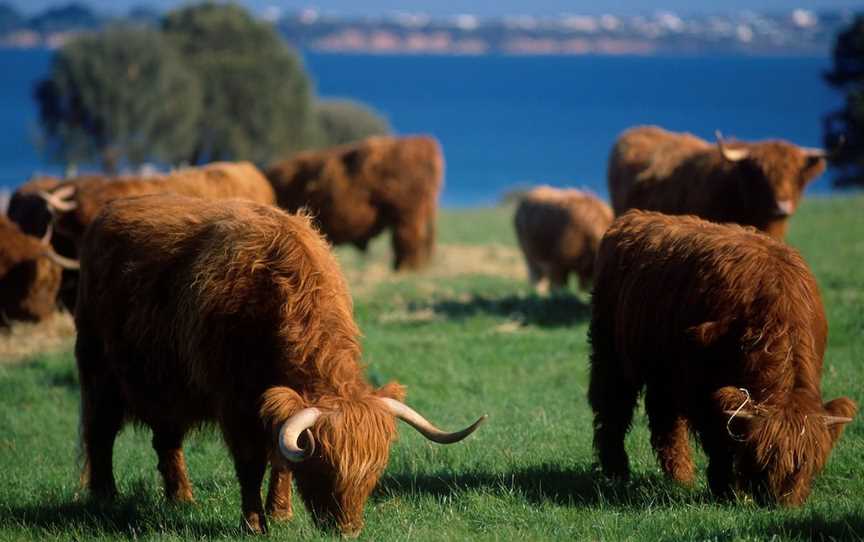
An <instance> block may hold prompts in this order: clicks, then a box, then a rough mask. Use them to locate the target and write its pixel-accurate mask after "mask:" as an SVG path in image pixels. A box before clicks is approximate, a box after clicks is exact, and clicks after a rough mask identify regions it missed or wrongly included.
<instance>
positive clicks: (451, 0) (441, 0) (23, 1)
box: [11, 0, 862, 16]
mask: <svg viewBox="0 0 864 542" xmlns="http://www.w3.org/2000/svg"><path fill="white" fill-rule="evenodd" d="M68 1H69V0H12V2H11V3H12V4H14V5H15V6H16V7H18V8H19V9H21V10H22V11H25V12H28V13H32V12H34V11H38V10H41V9H44V8H46V7H48V6H54V5H58V4H62V3H68ZM80 1H83V2H84V3H87V4H89V5H90V6H92V7H94V8H96V9H98V10H100V11H109V12H114V13H116V12H123V11H125V10H128V9H129V8H130V7H131V6H136V5H145V6H151V7H153V8H156V9H167V8H171V7H174V6H177V5H181V4H184V3H188V2H184V1H183V0H149V1H148V0H80ZM239 3H241V4H244V5H246V6H248V7H249V8H251V9H253V10H256V11H259V12H260V11H263V10H265V9H266V8H268V7H269V6H275V7H277V8H281V9H282V10H284V11H297V10H299V9H303V8H316V9H318V10H320V11H326V12H333V13H340V14H345V15H368V16H375V15H382V14H388V13H394V12H399V11H402V12H425V13H430V14H432V15H438V16H444V15H453V14H459V13H473V14H477V15H484V16H502V15H534V16H549V15H556V14H560V13H575V14H586V15H597V14H601V13H612V14H616V15H632V14H640V13H653V12H656V11H661V10H668V11H674V12H676V13H679V14H682V15H687V14H696V13H719V14H722V13H729V12H734V11H741V10H752V11H787V10H792V9H795V8H805V9H811V10H819V9H829V8H850V9H851V8H857V9H858V10H861V9H862V1H861V0H797V1H795V0H791V1H790V0H721V1H718V0H603V1H602V2H598V1H597V0H529V1H526V0H473V1H469V0H362V1H358V0H241V1H240V2H239Z"/></svg>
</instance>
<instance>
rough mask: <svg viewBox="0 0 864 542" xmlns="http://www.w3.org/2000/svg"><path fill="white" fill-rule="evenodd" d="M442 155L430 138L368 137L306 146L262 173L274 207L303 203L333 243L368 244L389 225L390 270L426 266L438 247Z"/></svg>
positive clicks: (293, 209)
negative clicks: (272, 191) (315, 147)
mask: <svg viewBox="0 0 864 542" xmlns="http://www.w3.org/2000/svg"><path fill="white" fill-rule="evenodd" d="M443 170H444V160H443V158H442V155H441V148H440V146H439V145H438V142H437V141H436V140H435V139H434V138H432V137H425V136H416V137H400V138H395V137H371V138H368V139H366V140H364V141H361V142H359V143H354V144H351V145H344V146H340V147H334V148H331V149H326V150H321V151H309V152H303V153H300V154H298V155H296V156H295V157H294V158H293V159H291V160H288V161H285V162H281V163H279V164H276V165H274V166H272V167H271V168H270V169H269V170H268V171H267V177H268V178H269V179H270V182H271V183H273V187H274V188H275V189H276V197H277V199H278V202H279V206H280V207H282V208H283V209H286V210H288V211H290V212H296V211H297V210H299V209H300V208H302V207H306V208H307V209H309V210H310V211H311V213H312V214H313V215H314V217H315V222H316V224H317V225H318V229H319V230H320V231H321V232H322V233H324V235H325V236H326V237H327V239H328V240H329V241H330V242H331V243H333V244H334V245H339V244H343V243H350V244H352V245H354V246H355V247H357V248H359V249H360V250H366V245H367V243H368V242H369V240H370V239H371V238H373V237H375V236H376V235H378V234H379V233H381V232H382V231H383V230H384V229H385V228H392V244H393V253H394V262H393V266H394V268H395V269H416V268H419V267H422V266H424V265H426V264H427V263H428V261H429V259H430V258H431V256H432V251H433V248H434V245H435V217H436V213H437V208H438V194H439V192H440V191H441V185H442V176H443Z"/></svg>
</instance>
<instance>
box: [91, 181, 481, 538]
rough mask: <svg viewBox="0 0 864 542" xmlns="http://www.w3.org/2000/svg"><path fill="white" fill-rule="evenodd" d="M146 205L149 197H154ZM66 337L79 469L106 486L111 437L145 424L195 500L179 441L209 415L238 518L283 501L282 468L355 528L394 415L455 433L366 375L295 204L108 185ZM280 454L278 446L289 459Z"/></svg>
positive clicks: (341, 305)
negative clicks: (125, 193) (236, 498)
mask: <svg viewBox="0 0 864 542" xmlns="http://www.w3.org/2000/svg"><path fill="white" fill-rule="evenodd" d="M154 209H155V210H158V211H156V212H154ZM75 323H76V326H77V329H78V341H77V343H76V346H75V353H76V356H77V359H78V369H79V374H80V381H81V391H82V424H83V432H82V434H83V439H84V450H85V453H86V460H87V461H86V471H85V475H86V477H85V478H86V479H87V480H89V486H90V489H91V490H92V491H93V492H94V493H97V494H103V495H111V494H113V493H115V485H114V477H113V474H112V467H111V450H112V446H113V442H114V438H115V436H116V434H117V432H118V431H119V430H120V428H121V427H122V425H123V424H124V422H126V421H129V420H137V421H140V422H142V423H144V424H147V425H148V426H150V427H151V428H152V429H153V446H154V448H155V450H156V453H157V454H158V456H159V470H160V472H161V473H162V477H163V479H164V482H165V491H166V494H167V496H168V498H172V499H178V500H190V499H191V498H192V490H191V487H190V484H189V481H188V479H187V475H186V468H185V463H184V459H183V451H182V443H183V438H184V436H185V435H186V433H187V432H188V431H189V430H190V429H191V428H193V427H196V426H198V425H200V424H201V423H203V422H207V421H211V420H212V421H216V422H217V423H218V424H219V426H220V428H221V429H222V433H223V435H224V437H225V442H226V443H227V445H228V447H229V448H230V450H231V453H232V455H233V457H234V464H235V468H236V472H237V477H238V478H239V481H240V486H241V494H242V510H243V516H244V519H245V524H246V525H247V526H248V527H249V528H251V529H252V530H255V531H264V530H265V529H266V523H265V519H264V507H262V504H261V495H260V491H261V482H262V477H263V476H264V471H265V468H266V465H267V462H268V459H269V460H270V461H271V463H272V472H271V477H270V488H269V493H268V497H267V510H268V512H269V513H270V514H272V515H274V516H276V517H277V518H288V517H290V516H291V498H290V494H291V478H292V474H293V475H296V477H297V485H298V488H299V490H300V495H301V497H302V498H303V500H304V502H305V503H306V505H307V507H308V508H309V510H310V511H311V512H312V514H313V516H314V518H315V519H316V520H317V521H318V522H319V523H320V524H322V525H331V524H335V525H336V526H338V528H339V529H341V530H342V532H343V533H345V534H356V533H358V532H359V530H360V528H361V527H362V524H363V519H362V512H363V505H364V503H365V501H366V499H367V497H368V495H369V493H370V492H371V491H372V489H373V487H374V486H375V484H376V482H377V480H378V478H379V476H380V475H381V472H382V471H383V470H384V467H385V465H386V463H387V458H388V453H389V447H390V443H391V441H392V440H393V439H394V438H395V436H396V428H395V423H394V416H395V418H400V419H402V420H404V421H406V422H408V423H409V424H411V425H412V426H414V427H415V428H417V429H418V430H419V431H420V432H421V433H423V434H424V435H425V436H426V437H427V438H430V439H431V440H434V441H436V442H441V443H450V442H456V441H458V440H461V439H462V438H464V437H466V436H468V435H469V434H470V433H471V432H473V431H474V429H476V427H477V426H478V425H479V424H480V422H481V421H482V418H481V419H480V420H478V421H477V422H475V423H474V424H473V425H472V426H470V427H469V428H467V429H465V430H463V431H460V432H458V433H452V434H448V433H442V432H441V431H439V430H438V429H436V428H434V427H433V426H431V425H430V424H429V422H427V421H426V420H424V419H423V418H422V417H421V416H420V415H419V414H417V413H416V412H414V411H413V410H411V409H410V408H408V407H407V406H405V405H404V404H402V403H401V402H400V401H401V399H402V397H403V396H404V391H403V389H402V387H401V386H400V385H399V384H396V383H390V384H388V385H386V386H384V387H382V388H379V389H377V390H376V389H374V388H373V387H372V386H371V385H370V384H369V382H368V381H367V380H366V379H365V378H364V376H363V366H362V364H361V362H360V342H359V330H358V329H357V326H356V325H355V323H354V319H353V317H352V305H351V299H350V297H349V295H348V292H347V288H346V285H345V282H344V280H343V278H342V274H341V271H340V269H339V267H338V264H337V263H336V261H335V259H334V257H333V255H332V254H331V252H330V248H329V246H328V245H327V243H326V242H325V241H324V239H323V238H322V237H321V236H320V235H319V234H318V233H317V232H316V231H315V230H314V229H313V228H312V226H311V225H310V223H309V220H308V219H307V218H306V217H305V216H302V215H289V214H287V213H285V212H283V211H281V210H279V209H276V208H275V207H270V206H265V205H259V204H255V203H251V202H248V201H241V200H226V201H220V202H213V201H206V200H202V199H197V198H186V197H181V196H174V195H170V194H161V195H152V196H142V197H137V198H125V199H118V200H115V201H113V202H111V203H109V204H108V205H106V206H105V208H104V210H103V211H102V213H101V214H100V215H99V216H98V217H97V218H96V220H95V221H94V222H93V224H92V225H91V226H90V228H89V229H88V230H87V232H86V234H85V238H84V243H83V250H82V253H81V286H80V303H79V304H78V307H77V310H76V314H75ZM286 460H287V461H286Z"/></svg>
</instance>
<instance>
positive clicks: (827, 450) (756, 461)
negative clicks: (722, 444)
mask: <svg viewBox="0 0 864 542" xmlns="http://www.w3.org/2000/svg"><path fill="white" fill-rule="evenodd" d="M715 398H716V399H717V401H718V404H719V405H720V406H721V408H722V409H723V415H724V416H725V417H726V419H727V422H728V423H727V429H728V431H729V436H730V438H731V439H732V441H733V448H734V449H735V462H734V464H735V470H736V473H735V474H736V479H737V480H738V484H739V487H740V488H741V489H743V490H745V491H747V492H748V493H750V494H751V495H753V496H754V498H756V499H757V501H759V502H760V503H762V504H772V503H778V504H781V505H785V506H797V505H801V504H803V503H804V501H805V500H806V499H807V496H808V495H809V494H810V488H811V484H812V483H813V478H814V477H815V476H816V475H817V474H819V472H821V470H822V469H823V467H824V466H825V463H826V462H827V461H828V456H829V455H830V454H831V450H832V448H833V447H834V444H836V443H837V440H838V439H839V438H840V435H841V434H842V433H843V428H844V427H845V425H846V424H847V423H849V422H851V421H852V417H853V416H855V413H856V411H857V407H856V405H855V403H854V402H853V401H852V400H850V399H848V398H846V397H841V398H839V399H834V400H833V401H829V402H827V403H825V404H821V403H820V401H819V399H818V397H813V396H812V394H811V392H808V391H803V390H801V391H799V392H798V393H796V392H793V393H792V395H790V400H789V401H788V403H787V404H785V405H781V406H779V407H778V406H773V407H765V406H761V405H759V404H755V403H753V402H752V401H751V400H750V396H749V394H748V393H747V392H746V391H745V390H743V389H737V388H733V387H725V388H721V389H720V390H719V391H718V392H717V394H716V396H715ZM814 405H815V406H814Z"/></svg>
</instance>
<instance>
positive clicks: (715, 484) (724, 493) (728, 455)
mask: <svg viewBox="0 0 864 542" xmlns="http://www.w3.org/2000/svg"><path fill="white" fill-rule="evenodd" d="M714 425H716V426H717V427H712V428H711V430H708V431H702V432H700V438H701V441H702V448H703V449H704V450H705V454H706V455H707V456H708V487H709V488H710V489H711V493H713V494H714V496H715V497H717V498H718V499H722V500H725V499H730V498H732V497H733V496H734V489H735V466H734V462H733V458H734V456H733V453H732V449H731V446H730V442H729V435H727V434H726V424H725V423H722V422H718V423H716V424H714ZM718 427H722V429H718Z"/></svg>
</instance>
